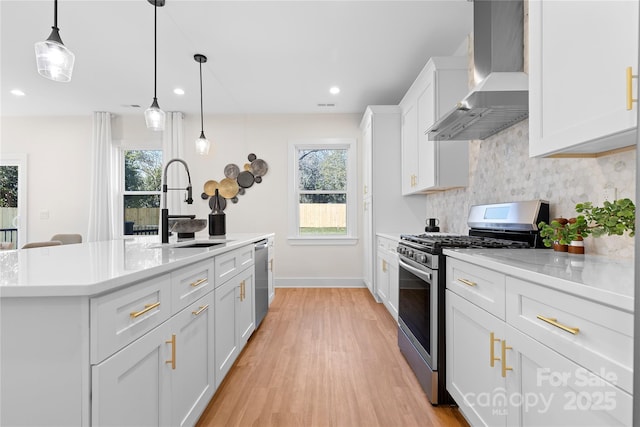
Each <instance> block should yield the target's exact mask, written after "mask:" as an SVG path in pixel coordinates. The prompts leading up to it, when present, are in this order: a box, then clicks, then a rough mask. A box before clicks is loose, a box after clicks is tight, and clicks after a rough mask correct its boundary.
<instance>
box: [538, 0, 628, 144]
mask: <svg viewBox="0 0 640 427" xmlns="http://www.w3.org/2000/svg"><path fill="white" fill-rule="evenodd" d="M529 8H530V10H529V20H530V21H529V53H530V63H529V71H530V74H529V76H530V77H529V85H530V91H529V97H530V98H529V99H530V116H529V128H530V142H529V147H530V148H529V151H530V155H531V156H542V155H547V154H552V153H554V152H573V153H580V152H583V153H598V152H603V151H607V150H611V149H614V148H618V147H624V146H629V145H633V144H635V132H634V129H635V127H636V114H637V110H636V108H638V106H637V104H634V106H633V109H632V111H628V110H627V109H626V93H627V82H626V78H625V77H626V73H625V71H626V67H629V66H633V67H634V70H633V74H638V70H637V69H635V67H636V66H637V64H638V56H637V55H638V2H637V1H613V2H612V1H579V2H576V1H532V2H529ZM636 85H637V83H636V82H635V81H634V82H633V87H634V89H635V88H636V87H637V86H636ZM633 92H634V93H637V91H635V90H634V91H633ZM634 97H635V96H634Z"/></svg>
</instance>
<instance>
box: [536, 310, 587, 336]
mask: <svg viewBox="0 0 640 427" xmlns="http://www.w3.org/2000/svg"><path fill="white" fill-rule="evenodd" d="M537 317H538V319H540V320H542V321H543V322H547V323H548V324H550V325H553V326H555V327H556V328H560V329H562V330H563V331H566V332H569V333H570V334H573V335H578V332H580V328H572V327H570V326H565V325H563V324H562V323H558V319H556V318H554V317H544V316H541V315H540V314H538V316H537Z"/></svg>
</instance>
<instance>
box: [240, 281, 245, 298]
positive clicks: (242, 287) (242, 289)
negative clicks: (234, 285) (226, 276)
mask: <svg viewBox="0 0 640 427" xmlns="http://www.w3.org/2000/svg"><path fill="white" fill-rule="evenodd" d="M244 297H245V293H244V280H243V281H242V282H240V301H244Z"/></svg>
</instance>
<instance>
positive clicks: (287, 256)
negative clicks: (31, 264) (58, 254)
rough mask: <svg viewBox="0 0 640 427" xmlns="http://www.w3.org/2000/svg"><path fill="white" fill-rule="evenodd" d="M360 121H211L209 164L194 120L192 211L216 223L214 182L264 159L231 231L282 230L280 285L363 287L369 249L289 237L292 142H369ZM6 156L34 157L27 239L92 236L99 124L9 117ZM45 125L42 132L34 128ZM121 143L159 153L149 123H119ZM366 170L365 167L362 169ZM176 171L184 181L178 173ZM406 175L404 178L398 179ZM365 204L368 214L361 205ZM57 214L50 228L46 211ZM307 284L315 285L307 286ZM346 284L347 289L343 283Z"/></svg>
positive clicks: (188, 140)
mask: <svg viewBox="0 0 640 427" xmlns="http://www.w3.org/2000/svg"><path fill="white" fill-rule="evenodd" d="M360 119H361V116H360V115H358V114H350V115H349V114H338V115H331V114H317V115H260V116H249V115H247V116H245V115H232V116H208V117H205V124H204V129H205V134H206V136H207V138H208V139H209V140H210V141H212V143H213V146H212V151H211V152H210V153H209V155H208V156H198V155H197V154H196V153H195V150H194V146H193V141H194V140H195V139H196V138H197V137H198V136H199V135H200V121H199V117H197V116H191V117H190V116H187V117H185V126H184V129H185V154H184V160H185V161H186V162H187V163H188V164H189V168H190V170H191V178H192V184H193V187H194V203H193V205H191V206H186V205H185V210H186V212H189V213H195V214H196V215H197V217H198V218H207V215H208V214H209V212H210V209H209V206H208V202H207V201H205V200H203V199H202V198H201V197H200V194H201V193H202V192H203V185H204V183H205V182H206V181H208V180H210V179H214V180H217V181H220V180H221V179H222V178H224V167H225V165H227V164H228V163H235V164H237V165H238V166H240V168H241V169H242V167H243V165H244V163H245V162H247V155H248V154H249V153H255V154H256V155H257V156H258V158H262V159H264V160H265V161H266V162H267V163H268V165H269V171H268V173H267V175H266V176H264V178H263V181H262V183H260V184H254V185H253V187H251V188H248V189H247V190H246V194H245V195H241V196H239V202H238V203H237V204H233V203H229V205H228V207H227V209H226V210H225V213H226V218H227V232H228V233H234V232H253V231H256V232H275V233H276V242H275V245H276V262H275V270H276V271H275V275H276V279H279V278H288V279H290V280H288V283H295V282H296V280H295V279H298V278H299V279H300V283H303V282H305V279H309V278H311V279H314V280H317V281H319V282H322V281H323V280H324V279H328V278H332V279H336V278H337V279H338V280H340V279H343V283H344V284H346V285H349V284H353V283H355V282H357V283H361V281H362V256H361V254H362V246H361V244H357V245H352V246H289V244H288V243H287V239H286V233H287V221H288V214H287V212H288V211H287V189H288V186H287V185H288V183H287V179H288V177H287V161H288V159H287V147H288V141H289V140H290V139H300V138H303V139H309V138H336V137H341V138H355V139H357V140H358V144H360V139H361V138H360V129H359V124H360ZM1 120H2V123H1V124H2V128H1V137H2V138H1V141H2V144H1V145H0V154H1V153H26V154H27V155H28V195H29V196H28V202H29V206H28V210H29V212H28V233H29V235H28V240H29V241H37V240H49V239H50V238H51V236H52V235H53V234H55V233H80V234H82V235H83V236H86V232H87V227H88V214H89V206H88V205H89V194H88V192H89V180H90V155H91V154H90V153H91V150H90V144H91V135H92V117H91V116H86V117H84V116H83V117H55V118H54V117H47V118H33V117H30V118H14V117H2V118H1ZM34 123H37V125H34ZM113 138H114V140H117V141H119V142H120V143H122V144H123V145H126V146H136V145H143V146H146V147H150V146H154V145H155V146H159V144H160V134H159V133H155V132H149V131H147V130H146V128H145V127H144V119H143V117H142V114H140V115H128V116H119V117H116V118H115V120H114V122H113ZM359 168H360V165H359ZM169 173H184V172H181V171H180V168H178V167H176V168H173V167H172V168H171V169H170V170H169ZM398 173H399V171H398ZM360 202H361V201H359V206H360ZM42 211H48V212H49V219H48V220H41V219H40V213H41V212H42ZM306 282H309V281H308V280H306ZM338 284H339V282H338Z"/></svg>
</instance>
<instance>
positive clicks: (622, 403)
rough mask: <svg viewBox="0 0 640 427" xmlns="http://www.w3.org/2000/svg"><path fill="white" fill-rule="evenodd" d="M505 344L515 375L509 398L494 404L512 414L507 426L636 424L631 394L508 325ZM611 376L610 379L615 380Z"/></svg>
mask: <svg viewBox="0 0 640 427" xmlns="http://www.w3.org/2000/svg"><path fill="white" fill-rule="evenodd" d="M504 339H505V340H506V345H507V348H508V350H507V351H506V361H505V362H506V364H507V365H508V367H509V368H511V370H509V371H507V373H506V382H507V387H506V394H505V396H504V397H505V398H504V399H500V398H498V399H493V403H494V408H497V409H499V411H501V412H505V413H506V414H507V425H510V426H511V425H514V426H515V425H518V426H550V425H557V426H560V425H563V426H569V425H573V426H629V425H631V424H632V422H631V421H632V416H631V414H632V404H633V399H632V396H631V395H630V394H629V393H626V392H624V391H623V390H620V389H619V388H617V387H615V386H614V385H613V384H611V383H609V382H607V381H604V380H603V379H602V378H600V377H597V376H595V375H594V374H593V373H590V372H589V371H587V370H586V369H585V368H583V367H581V366H580V365H578V364H576V363H575V362H573V361H571V360H569V359H567V358H566V357H563V356H562V355H560V354H558V353H556V352H555V351H553V350H551V349H550V348H548V347H546V346H545V345H543V344H541V343H539V342H538V341H536V340H534V339H532V338H530V337H528V336H527V335H525V334H523V333H522V332H520V331H518V330H516V329H515V328H513V327H511V326H506V331H505V337H504ZM611 374H612V373H611V372H610V373H609V378H610V379H615V378H613V377H612V376H611ZM496 403H498V406H496V405H495V404H496ZM507 404H508V409H507V410H505V409H506V407H507Z"/></svg>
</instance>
